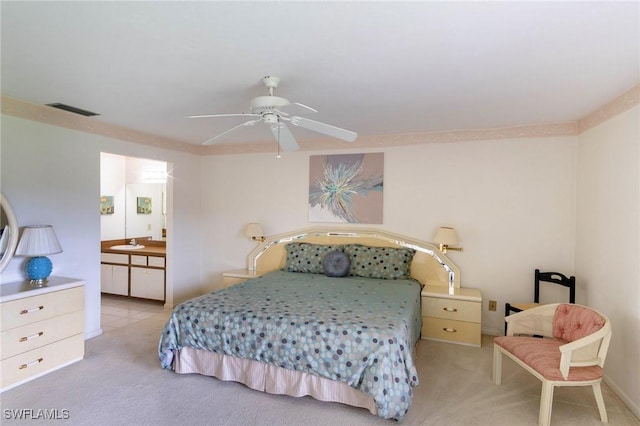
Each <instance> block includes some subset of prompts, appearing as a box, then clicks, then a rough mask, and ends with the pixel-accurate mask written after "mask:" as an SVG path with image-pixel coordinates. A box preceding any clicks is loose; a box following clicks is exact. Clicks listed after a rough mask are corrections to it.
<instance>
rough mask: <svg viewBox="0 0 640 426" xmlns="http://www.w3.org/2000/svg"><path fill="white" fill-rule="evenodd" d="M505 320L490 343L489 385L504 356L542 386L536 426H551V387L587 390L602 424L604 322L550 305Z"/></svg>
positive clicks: (590, 312)
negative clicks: (501, 333) (503, 331)
mask: <svg viewBox="0 0 640 426" xmlns="http://www.w3.org/2000/svg"><path fill="white" fill-rule="evenodd" d="M505 320H506V321H507V335H506V336H500V337H496V338H495V339H494V343H493V382H494V383H495V384H497V385H499V384H500V383H501V379H502V355H506V356H507V357H509V358H511V359H512V360H513V361H515V362H516V363H517V364H518V365H520V366H521V367H522V368H524V369H525V370H527V371H528V372H529V373H531V374H533V375H534V376H535V377H537V378H538V379H539V380H540V381H541V382H542V393H541V396H540V412H539V416H538V424H539V425H543V426H548V425H549V424H550V422H551V408H552V404H553V391H554V388H555V387H556V386H591V387H592V388H593V395H594V396H595V399H596V404H597V406H598V411H599V412H600V420H601V421H603V422H607V421H608V419H607V410H606V408H605V405H604V399H603V397H602V390H601V388H600V382H601V381H602V376H603V373H604V371H603V366H604V362H605V358H606V356H607V350H608V348H609V341H610V340H611V324H610V322H609V318H607V317H606V316H605V315H603V314H601V313H600V312H598V311H596V310H595V309H591V308H588V307H586V306H582V305H572V304H562V303H556V304H551V305H541V306H539V307H536V308H532V309H527V310H525V311H522V312H519V313H516V314H514V315H510V316H508V317H507V318H505ZM533 335H539V336H543V338H542V339H541V338H536V337H531V336H533Z"/></svg>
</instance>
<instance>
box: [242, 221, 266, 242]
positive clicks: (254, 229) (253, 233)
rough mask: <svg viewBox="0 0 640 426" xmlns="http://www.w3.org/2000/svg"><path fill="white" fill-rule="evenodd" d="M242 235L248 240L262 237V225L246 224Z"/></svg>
mask: <svg viewBox="0 0 640 426" xmlns="http://www.w3.org/2000/svg"><path fill="white" fill-rule="evenodd" d="M244 235H245V236H247V237H249V238H254V237H262V236H263V235H264V233H263V232H262V225H260V224H259V223H248V224H247V227H246V228H245V229H244Z"/></svg>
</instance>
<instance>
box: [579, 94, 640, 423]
mask: <svg viewBox="0 0 640 426" xmlns="http://www.w3.org/2000/svg"><path fill="white" fill-rule="evenodd" d="M639 146H640V107H638V106H636V107H635V108H633V109H631V110H630V111H627V112H625V113H623V114H620V115H618V116H616V117H614V118H613V119H611V120H608V121H607V122H605V123H604V124H601V125H599V126H597V127H595V128H593V129H591V130H589V131H587V132H585V133H583V134H582V135H581V136H580V142H579V144H578V176H577V212H576V243H575V251H576V262H575V264H576V274H577V275H576V279H577V281H578V282H581V283H583V287H585V290H586V293H587V302H588V304H589V306H592V307H594V308H596V309H598V310H600V311H602V312H603V313H605V314H606V315H607V316H609V318H610V319H611V322H612V328H613V337H612V340H611V346H610V349H609V355H608V357H607V363H606V368H605V374H606V379H607V382H608V383H609V384H610V385H611V386H612V387H613V388H614V390H615V391H616V393H617V394H618V395H619V396H620V397H621V398H622V399H623V400H624V401H625V403H626V404H627V405H628V406H629V407H631V408H632V409H633V410H634V412H635V413H636V415H637V416H639V417H640V149H639Z"/></svg>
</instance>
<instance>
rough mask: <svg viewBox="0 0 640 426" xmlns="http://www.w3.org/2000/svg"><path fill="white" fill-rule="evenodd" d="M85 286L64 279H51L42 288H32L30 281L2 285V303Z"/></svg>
mask: <svg viewBox="0 0 640 426" xmlns="http://www.w3.org/2000/svg"><path fill="white" fill-rule="evenodd" d="M84 284H85V282H84V281H82V280H79V279H77V278H64V277H49V280H48V282H47V285H45V286H42V287H31V285H30V284H29V280H24V281H15V282H10V283H6V284H2V285H0V303H4V302H9V301H11V300H17V299H22V298H24V297H31V296H37V295H39V294H45V293H51V292H53V291H60V290H66V289H68V288H72V287H79V286H82V285H84Z"/></svg>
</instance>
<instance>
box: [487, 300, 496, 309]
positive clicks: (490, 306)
mask: <svg viewBox="0 0 640 426" xmlns="http://www.w3.org/2000/svg"><path fill="white" fill-rule="evenodd" d="M497 303H498V302H496V301H495V300H489V310H490V311H495V310H496V308H497Z"/></svg>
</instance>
